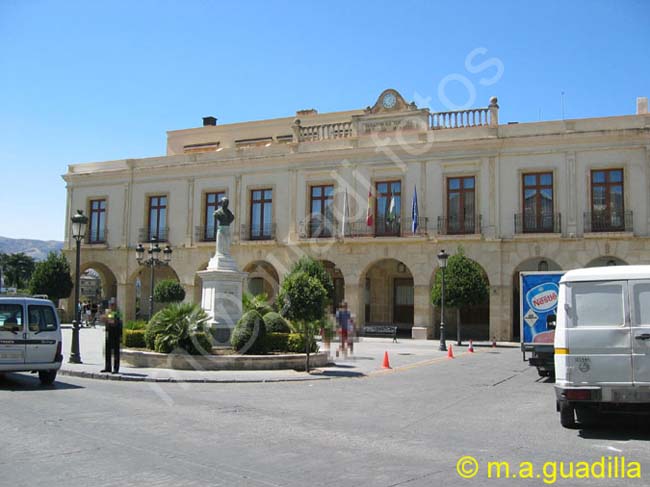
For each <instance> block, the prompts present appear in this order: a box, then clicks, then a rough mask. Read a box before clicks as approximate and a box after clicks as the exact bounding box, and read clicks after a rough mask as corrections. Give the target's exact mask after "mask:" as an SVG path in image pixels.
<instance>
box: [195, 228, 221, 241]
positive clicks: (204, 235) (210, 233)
mask: <svg viewBox="0 0 650 487" xmlns="http://www.w3.org/2000/svg"><path fill="white" fill-rule="evenodd" d="M194 239H195V240H196V241H197V242H215V241H216V240H217V227H215V226H214V225H210V226H204V225H202V226H199V227H195V228H194Z"/></svg>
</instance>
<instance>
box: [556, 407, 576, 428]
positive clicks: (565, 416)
mask: <svg viewBox="0 0 650 487" xmlns="http://www.w3.org/2000/svg"><path fill="white" fill-rule="evenodd" d="M574 413H575V411H574V409H573V406H571V405H570V404H567V403H562V404H560V424H561V425H562V426H564V427H565V428H569V429H574V428H575V427H576V420H575V414H574Z"/></svg>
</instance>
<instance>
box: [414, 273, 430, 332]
mask: <svg viewBox="0 0 650 487" xmlns="http://www.w3.org/2000/svg"><path fill="white" fill-rule="evenodd" d="M430 303H431V295H430V289H429V286H428V285H425V284H417V285H415V286H414V289H413V328H412V330H411V337H412V338H414V339H416V340H426V339H427V338H430V337H432V336H433V323H431V304H430Z"/></svg>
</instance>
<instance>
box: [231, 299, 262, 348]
mask: <svg viewBox="0 0 650 487" xmlns="http://www.w3.org/2000/svg"><path fill="white" fill-rule="evenodd" d="M265 337H266V326H265V325H264V319H263V318H262V316H261V315H260V314H259V313H258V312H257V311H255V310H251V311H248V312H247V313H244V315H243V316H242V317H241V318H240V319H239V321H238V322H237V324H236V325H235V329H234V330H233V332H232V335H231V336H230V344H231V345H232V347H233V348H234V349H235V350H236V351H238V352H241V353H251V354H252V353H264V345H265Z"/></svg>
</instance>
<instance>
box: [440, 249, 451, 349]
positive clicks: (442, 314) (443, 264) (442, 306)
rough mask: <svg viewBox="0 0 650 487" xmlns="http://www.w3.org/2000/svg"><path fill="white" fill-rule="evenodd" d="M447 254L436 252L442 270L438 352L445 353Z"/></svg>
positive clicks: (442, 251)
mask: <svg viewBox="0 0 650 487" xmlns="http://www.w3.org/2000/svg"><path fill="white" fill-rule="evenodd" d="M448 258H449V254H447V253H446V252H445V250H444V249H442V250H441V251H440V252H438V265H439V266H440V268H441V269H442V296H441V298H440V351H442V352H446V351H447V343H446V342H445V269H446V268H447V259H448Z"/></svg>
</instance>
